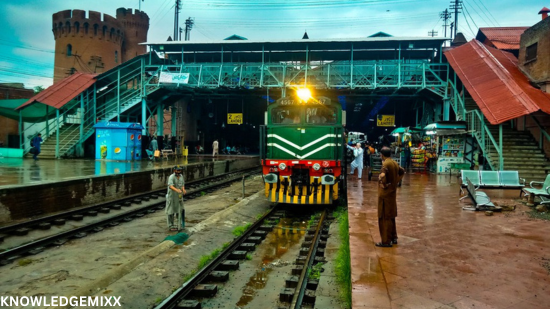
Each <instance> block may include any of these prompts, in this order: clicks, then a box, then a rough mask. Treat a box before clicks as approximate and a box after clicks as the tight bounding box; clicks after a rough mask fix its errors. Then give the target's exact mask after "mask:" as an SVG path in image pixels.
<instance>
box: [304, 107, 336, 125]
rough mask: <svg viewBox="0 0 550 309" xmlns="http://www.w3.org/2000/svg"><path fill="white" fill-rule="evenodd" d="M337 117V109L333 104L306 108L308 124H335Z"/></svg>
mask: <svg viewBox="0 0 550 309" xmlns="http://www.w3.org/2000/svg"><path fill="white" fill-rule="evenodd" d="M337 117H338V114H337V110H336V108H335V107H333V106H315V107H308V108H307V110H306V122H307V123H308V124H335V123H336V119H337Z"/></svg>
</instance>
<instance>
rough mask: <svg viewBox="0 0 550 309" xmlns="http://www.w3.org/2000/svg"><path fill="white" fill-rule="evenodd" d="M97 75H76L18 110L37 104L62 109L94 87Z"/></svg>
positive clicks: (41, 93) (39, 94)
mask: <svg viewBox="0 0 550 309" xmlns="http://www.w3.org/2000/svg"><path fill="white" fill-rule="evenodd" d="M96 75H97V74H85V73H75V74H73V75H71V76H69V77H66V78H64V79H62V80H60V81H59V82H57V83H55V84H53V85H52V86H50V87H48V88H46V89H45V90H43V91H42V92H40V93H38V94H37V95H35V96H34V97H32V98H30V99H29V100H28V101H27V102H25V104H23V105H21V106H19V107H18V108H17V109H21V108H24V107H25V106H27V105H30V104H33V103H35V102H38V103H42V104H46V105H49V106H51V107H53V108H56V109H60V108H61V107H63V106H64V105H65V104H67V103H68V102H69V101H71V100H72V99H74V98H75V97H76V96H77V95H79V94H80V93H81V92H83V91H84V90H86V89H87V88H88V87H90V86H91V85H93V84H94V83H95V76H96Z"/></svg>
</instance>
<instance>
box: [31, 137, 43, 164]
mask: <svg viewBox="0 0 550 309" xmlns="http://www.w3.org/2000/svg"><path fill="white" fill-rule="evenodd" d="M42 142H43V140H42V134H40V133H38V135H37V136H35V137H34V138H33V139H32V140H31V146H32V147H34V152H33V154H32V158H33V159H34V161H36V160H38V158H37V157H36V156H38V155H39V154H40V144H41V143H42Z"/></svg>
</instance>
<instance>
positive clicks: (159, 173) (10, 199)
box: [0, 156, 260, 225]
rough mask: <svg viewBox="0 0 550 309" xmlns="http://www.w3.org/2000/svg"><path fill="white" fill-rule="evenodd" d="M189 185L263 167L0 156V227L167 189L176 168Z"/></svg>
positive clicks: (248, 162)
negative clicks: (8, 157) (177, 167)
mask: <svg viewBox="0 0 550 309" xmlns="http://www.w3.org/2000/svg"><path fill="white" fill-rule="evenodd" d="M176 164H180V165H183V166H184V168H183V169H184V176H185V180H186V181H191V180H197V179H201V178H204V177H209V176H217V175H220V174H223V173H229V172H233V171H237V170H241V169H247V168H254V167H257V166H259V165H260V161H259V159H258V157H256V156H218V157H216V158H212V157H211V156H189V158H188V159H186V158H178V159H171V160H159V161H155V162H151V161H135V162H116V161H102V160H38V161H33V160H32V159H5V158H0V225H3V224H9V223H10V222H13V221H17V220H23V219H28V218H31V217H36V216H43V215H48V214H51V213H55V212H59V211H65V210H68V209H71V208H75V207H80V206H87V205H91V204H95V203H100V202H105V201H109V200H113V199H116V198H121V197H124V196H132V195H135V194H140V193H144V192H148V191H152V190H156V189H159V188H163V187H166V182H167V181H168V177H169V176H170V174H171V173H172V167H173V166H174V165H176Z"/></svg>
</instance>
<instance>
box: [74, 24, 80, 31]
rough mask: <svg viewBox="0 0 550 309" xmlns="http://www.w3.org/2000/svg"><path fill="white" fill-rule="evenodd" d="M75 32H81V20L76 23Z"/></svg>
mask: <svg viewBox="0 0 550 309" xmlns="http://www.w3.org/2000/svg"><path fill="white" fill-rule="evenodd" d="M74 32H75V33H77V34H78V33H79V32H80V23H79V22H75V23H74Z"/></svg>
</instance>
